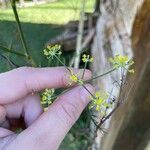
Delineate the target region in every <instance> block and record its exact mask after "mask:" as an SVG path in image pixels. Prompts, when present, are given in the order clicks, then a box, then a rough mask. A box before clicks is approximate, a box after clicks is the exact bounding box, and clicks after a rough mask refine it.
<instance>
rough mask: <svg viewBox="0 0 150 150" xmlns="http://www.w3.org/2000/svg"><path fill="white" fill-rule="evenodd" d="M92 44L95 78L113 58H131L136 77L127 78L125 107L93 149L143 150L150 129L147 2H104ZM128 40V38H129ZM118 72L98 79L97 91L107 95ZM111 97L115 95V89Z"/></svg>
mask: <svg viewBox="0 0 150 150" xmlns="http://www.w3.org/2000/svg"><path fill="white" fill-rule="evenodd" d="M96 33H97V35H96V37H95V40H94V44H93V55H94V57H95V63H94V65H93V70H94V72H95V74H99V72H104V70H106V68H108V67H109V63H108V58H109V57H111V56H114V55H116V54H118V53H119V54H127V55H129V56H134V60H135V70H136V73H135V74H134V75H133V76H132V77H131V76H129V77H128V76H127V77H128V81H129V84H128V86H127V87H126V88H125V89H124V92H128V91H129V89H130V85H132V84H133V83H134V86H133V88H132V89H131V91H130V93H129V95H128V97H127V99H126V102H125V105H123V106H121V107H120V108H119V109H118V110H117V112H116V113H115V114H114V116H113V117H112V119H111V121H108V122H107V123H106V124H105V127H108V126H109V125H110V126H109V131H108V134H107V135H105V136H104V137H103V138H102V136H101V134H99V136H98V138H97V140H96V142H95V145H94V146H93V149H101V150H124V149H125V150H144V149H145V147H146V144H147V141H148V140H149V138H150V137H149V134H147V132H148V133H149V132H150V130H149V126H150V109H149V108H150V86H149V83H150V76H149V74H150V51H149V50H150V42H149V41H150V0H104V1H102V2H101V15H100V17H99V20H98V23H97V29H96ZM130 37H131V38H130ZM118 78H119V72H118V73H113V74H111V75H108V76H107V77H105V78H103V79H98V81H97V82H96V85H97V87H98V88H100V89H104V90H107V91H110V89H111V88H112V82H113V81H114V79H115V80H116V79H118ZM114 94H115V95H117V94H118V91H117V90H116V89H115V91H114Z"/></svg>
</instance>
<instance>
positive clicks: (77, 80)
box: [69, 70, 83, 85]
mask: <svg viewBox="0 0 150 150" xmlns="http://www.w3.org/2000/svg"><path fill="white" fill-rule="evenodd" d="M69 79H70V85H71V84H72V83H77V84H80V85H83V80H82V79H80V78H79V74H75V73H74V72H73V70H70V76H69Z"/></svg>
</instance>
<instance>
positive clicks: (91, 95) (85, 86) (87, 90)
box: [82, 84, 95, 98]
mask: <svg viewBox="0 0 150 150" xmlns="http://www.w3.org/2000/svg"><path fill="white" fill-rule="evenodd" d="M82 87H83V88H84V89H85V90H86V91H87V92H88V93H89V94H90V95H91V96H92V97H93V98H95V96H94V95H93V94H92V93H91V92H90V91H89V90H88V89H87V88H86V86H85V85H84V84H83V85H82Z"/></svg>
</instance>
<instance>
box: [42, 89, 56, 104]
mask: <svg viewBox="0 0 150 150" xmlns="http://www.w3.org/2000/svg"><path fill="white" fill-rule="evenodd" d="M54 92H55V90H54V89H45V90H44V92H43V93H42V98H41V104H42V105H43V106H46V107H48V106H49V105H50V104H51V103H52V97H53V95H54Z"/></svg>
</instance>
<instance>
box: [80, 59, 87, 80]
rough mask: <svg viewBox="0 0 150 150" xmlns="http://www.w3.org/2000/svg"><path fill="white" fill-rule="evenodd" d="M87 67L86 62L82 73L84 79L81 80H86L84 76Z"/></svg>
mask: <svg viewBox="0 0 150 150" xmlns="http://www.w3.org/2000/svg"><path fill="white" fill-rule="evenodd" d="M86 67H87V62H85V64H84V69H83V73H82V78H81V79H83V78H84V74H85V69H86Z"/></svg>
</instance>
